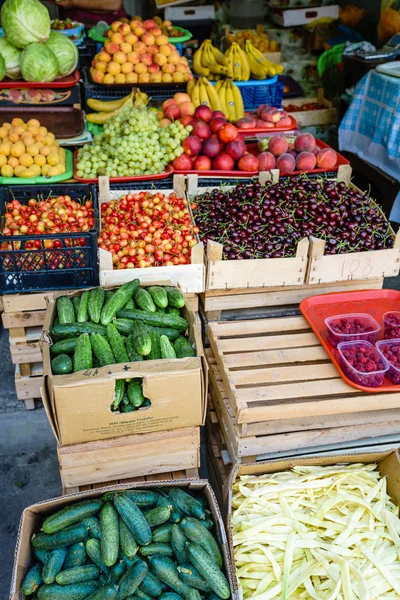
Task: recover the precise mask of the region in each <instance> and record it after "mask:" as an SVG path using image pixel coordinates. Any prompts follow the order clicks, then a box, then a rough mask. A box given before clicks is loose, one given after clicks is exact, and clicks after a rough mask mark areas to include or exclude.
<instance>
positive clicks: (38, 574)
mask: <svg viewBox="0 0 400 600" xmlns="http://www.w3.org/2000/svg"><path fill="white" fill-rule="evenodd" d="M42 569H43V565H41V564H40V563H37V564H36V565H34V566H33V567H31V568H30V569H29V571H28V572H27V574H26V575H25V577H24V580H23V582H22V586H21V590H22V591H23V593H24V594H25V596H30V595H31V594H33V593H34V592H35V591H36V590H37V589H38V587H39V586H40V585H41V584H42V583H43V579H42Z"/></svg>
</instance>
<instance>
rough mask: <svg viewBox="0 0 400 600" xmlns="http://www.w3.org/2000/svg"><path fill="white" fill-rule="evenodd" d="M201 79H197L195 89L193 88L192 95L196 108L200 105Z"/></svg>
mask: <svg viewBox="0 0 400 600" xmlns="http://www.w3.org/2000/svg"><path fill="white" fill-rule="evenodd" d="M199 81H200V80H199V79H198V80H197V81H196V83H195V84H194V86H193V89H192V95H191V98H192V103H193V106H194V107H195V108H197V107H198V106H200V88H199Z"/></svg>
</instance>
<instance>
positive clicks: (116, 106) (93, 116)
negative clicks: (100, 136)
mask: <svg viewBox="0 0 400 600" xmlns="http://www.w3.org/2000/svg"><path fill="white" fill-rule="evenodd" d="M148 101H149V97H148V95H147V94H144V93H143V92H141V91H140V90H139V89H136V90H135V89H133V90H132V92H131V93H130V94H129V95H128V96H125V97H124V98H121V99H120V100H109V101H108V102H103V101H102V100H96V98H90V99H89V100H88V101H87V104H88V106H89V108H91V109H93V110H95V111H96V112H94V113H90V114H88V115H86V119H87V120H88V121H89V122H90V123H96V125H104V123H105V122H106V121H108V119H111V117H114V116H115V115H117V114H118V113H120V112H121V111H122V110H123V109H124V108H125V106H132V107H136V106H141V105H142V104H144V105H146V104H147V102H148Z"/></svg>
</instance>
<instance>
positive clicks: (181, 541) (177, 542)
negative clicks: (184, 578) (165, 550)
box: [171, 524, 189, 565]
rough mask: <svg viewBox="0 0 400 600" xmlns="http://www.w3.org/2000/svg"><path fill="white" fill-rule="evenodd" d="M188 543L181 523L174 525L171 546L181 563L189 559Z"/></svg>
mask: <svg viewBox="0 0 400 600" xmlns="http://www.w3.org/2000/svg"><path fill="white" fill-rule="evenodd" d="M186 543H187V539H186V537H185V536H184V534H183V531H182V529H181V528H180V527H179V525H176V524H175V525H172V529H171V546H172V548H173V550H174V552H175V556H176V560H177V562H178V564H180V565H182V564H184V563H187V562H188V561H189V556H188V553H187V551H186Z"/></svg>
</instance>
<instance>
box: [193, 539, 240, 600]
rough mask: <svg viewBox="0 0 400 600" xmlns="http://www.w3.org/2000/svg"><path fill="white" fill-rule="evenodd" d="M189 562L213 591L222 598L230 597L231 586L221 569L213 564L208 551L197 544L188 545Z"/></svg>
mask: <svg viewBox="0 0 400 600" xmlns="http://www.w3.org/2000/svg"><path fill="white" fill-rule="evenodd" d="M188 554H189V558H190V562H191V563H192V564H193V566H194V567H195V568H196V569H197V571H198V572H199V573H200V575H201V577H203V579H205V580H206V582H207V583H208V585H209V586H210V588H211V589H212V591H213V592H215V593H216V594H217V596H219V597H220V598H222V599H223V600H227V599H228V598H230V597H231V588H230V585H229V582H228V580H227V579H226V577H225V575H224V574H223V573H222V571H221V569H220V568H219V567H218V566H217V565H216V564H215V561H214V560H213V559H212V558H211V557H210V555H209V554H208V552H207V551H206V550H204V548H203V547H202V546H200V545H199V544H195V543H194V542H191V543H190V544H189V545H188Z"/></svg>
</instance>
